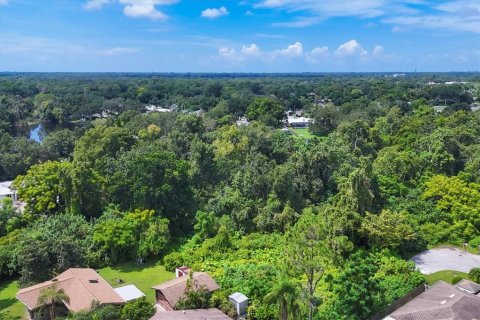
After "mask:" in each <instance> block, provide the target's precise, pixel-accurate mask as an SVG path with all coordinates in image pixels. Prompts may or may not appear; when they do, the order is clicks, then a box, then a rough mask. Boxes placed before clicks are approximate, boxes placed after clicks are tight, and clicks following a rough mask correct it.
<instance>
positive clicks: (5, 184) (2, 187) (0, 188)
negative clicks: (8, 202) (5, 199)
mask: <svg viewBox="0 0 480 320" xmlns="http://www.w3.org/2000/svg"><path fill="white" fill-rule="evenodd" d="M12 182H13V181H2V182H0V196H8V195H11V194H13V193H14V192H13V190H11V189H10V186H11V185H12Z"/></svg>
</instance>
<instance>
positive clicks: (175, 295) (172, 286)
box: [152, 272, 220, 311]
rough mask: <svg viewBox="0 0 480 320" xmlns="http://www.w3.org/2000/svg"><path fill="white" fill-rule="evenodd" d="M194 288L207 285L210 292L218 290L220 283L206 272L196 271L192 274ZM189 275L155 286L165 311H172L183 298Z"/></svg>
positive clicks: (159, 301) (157, 298)
mask: <svg viewBox="0 0 480 320" xmlns="http://www.w3.org/2000/svg"><path fill="white" fill-rule="evenodd" d="M192 278H193V282H194V288H193V289H194V290H196V289H198V288H200V287H203V286H204V287H205V288H206V289H207V291H208V292H209V293H212V292H214V291H215V290H218V289H219V288H220V287H219V286H218V284H217V283H216V282H215V281H214V280H213V279H212V278H211V277H210V276H209V275H208V274H207V273H205V272H194V273H193V274H192ZM188 279H189V277H185V276H180V277H178V278H175V279H172V280H170V281H167V282H164V283H161V284H159V285H156V286H154V287H153V288H152V289H154V290H155V297H156V300H157V304H158V305H159V306H160V307H161V308H162V309H163V310H165V311H172V310H174V309H175V305H176V304H177V303H178V301H180V299H182V297H183V295H184V293H185V289H186V287H187V280H188Z"/></svg>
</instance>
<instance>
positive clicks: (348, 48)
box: [335, 40, 368, 57]
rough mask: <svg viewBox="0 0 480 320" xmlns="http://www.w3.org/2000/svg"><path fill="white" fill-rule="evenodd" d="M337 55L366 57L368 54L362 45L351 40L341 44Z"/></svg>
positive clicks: (336, 51)
mask: <svg viewBox="0 0 480 320" xmlns="http://www.w3.org/2000/svg"><path fill="white" fill-rule="evenodd" d="M335 54H336V55H338V56H343V57H345V56H353V55H360V56H366V55H367V54H368V52H367V50H365V49H363V47H362V46H361V45H360V43H358V42H357V40H350V41H347V42H345V43H344V44H341V45H340V46H339V47H338V48H337V50H335Z"/></svg>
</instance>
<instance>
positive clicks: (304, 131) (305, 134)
mask: <svg viewBox="0 0 480 320" xmlns="http://www.w3.org/2000/svg"><path fill="white" fill-rule="evenodd" d="M292 130H293V132H294V133H295V134H296V135H297V136H300V137H303V138H305V139H311V138H313V137H314V135H313V134H311V133H310V131H309V130H308V128H295V129H292Z"/></svg>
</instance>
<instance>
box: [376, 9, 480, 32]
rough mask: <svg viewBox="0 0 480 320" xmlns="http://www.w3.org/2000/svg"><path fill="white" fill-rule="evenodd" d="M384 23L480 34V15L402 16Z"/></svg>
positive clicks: (385, 20)
mask: <svg viewBox="0 0 480 320" xmlns="http://www.w3.org/2000/svg"><path fill="white" fill-rule="evenodd" d="M383 21H384V22H386V23H392V24H396V25H401V26H406V27H415V28H427V29H437V30H438V29H447V30H453V31H466V32H473V33H480V14H479V15H476V16H462V15H455V14H451V13H448V14H444V15H424V16H400V17H394V18H388V19H384V20H383ZM394 29H395V28H394ZM398 30H402V29H398Z"/></svg>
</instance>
